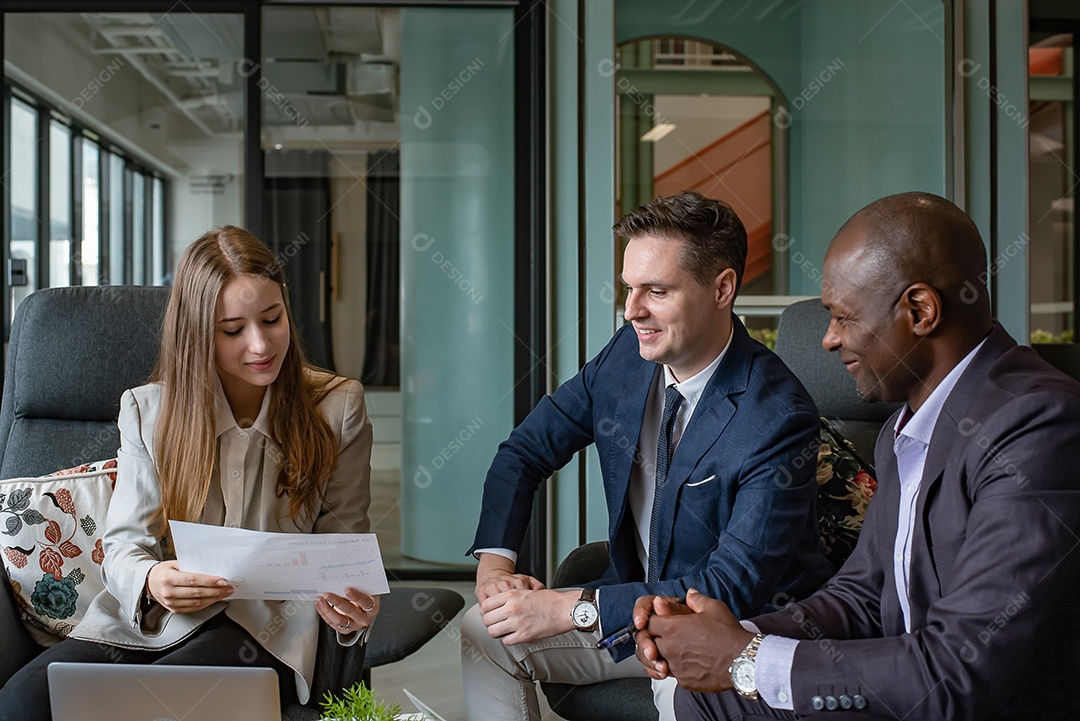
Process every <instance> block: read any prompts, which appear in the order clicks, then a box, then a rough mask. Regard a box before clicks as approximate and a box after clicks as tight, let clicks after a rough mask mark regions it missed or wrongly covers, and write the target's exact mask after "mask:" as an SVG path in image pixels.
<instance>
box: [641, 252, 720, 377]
mask: <svg viewBox="0 0 1080 721" xmlns="http://www.w3.org/2000/svg"><path fill="white" fill-rule="evenodd" d="M684 243H685V241H683V240H680V239H669V238H661V237H657V236H652V235H644V236H639V237H637V238H633V239H631V240H630V242H629V243H628V244H627V246H626V253H625V254H624V256H623V274H622V278H623V282H624V283H625V284H626V290H627V297H626V310H625V312H624V314H623V315H624V317H625V318H626V320H628V321H630V322H631V323H632V324H633V326H634V330H635V331H636V332H637V338H638V349H639V352H640V353H641V357H642V358H644V359H645V360H649V361H654V362H656V363H663V364H665V365H667V366H669V367H670V368H671V370H672V372H673V373H674V374H675V377H676V378H677V379H679V380H686V379H687V378H689V377H691V376H693V375H694V374H695V373H697V372H699V371H701V370H703V369H704V368H705V367H706V366H708V365H709V364H710V363H712V362H713V360H715V359H716V356H718V355H720V351H722V350H723V349H724V346H725V345H726V344H727V341H728V337H729V336H730V334H731V305H732V303H733V302H734V299H735V271H734V270H731V269H730V268H728V269H725V270H724V271H722V272H721V273H720V275H718V276H717V278H716V279H715V281H714V282H713V283H711V284H709V285H707V286H705V285H701V284H700V283H698V282H697V280H695V278H694V276H693V275H692V274H691V273H690V272H689V271H688V270H686V269H685V268H684V267H683V265H682V257H683V245H684Z"/></svg>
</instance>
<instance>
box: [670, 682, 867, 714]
mask: <svg viewBox="0 0 1080 721" xmlns="http://www.w3.org/2000/svg"><path fill="white" fill-rule="evenodd" d="M818 717H820V718H821V719H822V721H826V720H827V721H834V719H840V720H843V719H858V720H859V721H884V719H885V718H886V717H884V716H874V715H871V714H867V713H863V712H862V711H829V712H827V713H823V714H820V715H818V714H815V718H818ZM797 718H800V717H799V716H796V715H795V713H794V712H792V711H778V710H777V709H774V708H771V707H770V706H769V705H768V704H766V703H765V702H764V701H751V700H750V699H748V698H743V697H742V696H740V695H739V694H737V693H735V692H734V691H724V692H722V693H694V692H692V691H687V690H686V689H684V688H678V689H676V691H675V719H676V721H766V720H769V721H772V720H773V719H797ZM804 718H805V717H804Z"/></svg>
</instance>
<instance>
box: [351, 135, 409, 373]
mask: <svg viewBox="0 0 1080 721" xmlns="http://www.w3.org/2000/svg"><path fill="white" fill-rule="evenodd" d="M364 182H365V184H366V185H367V319H366V323H365V330H364V348H365V352H364V374H363V377H362V378H361V381H362V382H363V384H364V385H365V386H366V387H368V388H373V387H390V388H397V387H399V385H400V379H401V334H400V323H401V302H400V300H399V294H400V292H401V221H400V220H399V217H400V208H401V164H400V155H399V153H398V152H397V151H389V152H382V153H371V154H370V155H369V156H368V172H367V177H366V178H365V179H364Z"/></svg>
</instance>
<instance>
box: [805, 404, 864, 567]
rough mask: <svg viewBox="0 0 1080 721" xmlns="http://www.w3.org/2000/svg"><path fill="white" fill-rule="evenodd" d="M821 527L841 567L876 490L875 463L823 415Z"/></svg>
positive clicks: (828, 551)
mask: <svg viewBox="0 0 1080 721" xmlns="http://www.w3.org/2000/svg"><path fill="white" fill-rule="evenodd" d="M817 482H818V497H817V511H818V530H819V531H820V532H821V540H822V541H823V542H824V543H825V555H826V556H827V557H828V559H829V560H830V561H831V562H832V564H833V567H834V568H836V569H837V570H840V567H841V566H843V565H844V561H846V560H847V558H848V556H850V555H851V552H852V551H853V550H855V543H856V542H857V541H858V540H859V532H860V531H862V525H863V517H864V516H865V515H866V507H867V506H869V505H870V499H871V498H873V497H874V491H876V490H877V481H876V480H874V467H873V466H871V465H870V464H869V463H866V462H865V461H863V460H862V459H861V458H859V455H858V454H857V453H856V452H855V446H853V445H852V444H851V441H849V440H847V439H846V438H844V437H843V436H842V435H840V434H839V433H838V432H837V431H836V429H835V428H833V427H832V426H831V425H830V424H829V422H828V421H827V420H825V419H824V418H822V419H821V446H820V448H819V449H818V468H817Z"/></svg>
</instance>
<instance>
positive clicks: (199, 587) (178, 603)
mask: <svg viewBox="0 0 1080 721" xmlns="http://www.w3.org/2000/svg"><path fill="white" fill-rule="evenodd" d="M146 588H147V590H149V591H150V596H151V597H152V598H153V599H154V600H155V601H157V602H158V603H160V604H161V605H162V606H164V607H165V608H167V609H169V610H170V611H172V612H173V613H191V612H193V611H201V610H202V609H204V608H206V607H207V606H212V605H213V604H215V603H217V602H218V601H224V600H225V599H227V598H228V597H229V596H231V595H232V594H233V591H235V590H236V589H234V588H233V587H232V586H230V585H229V582H228V581H226V580H225V579H224V578H219V577H218V576H206V575H203V574H201V573H185V572H183V571H181V570H180V568H179V566H177V564H176V561H162V562H161V563H158V564H156V565H154V567H153V568H151V569H150V573H149V574H147V576H146Z"/></svg>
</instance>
